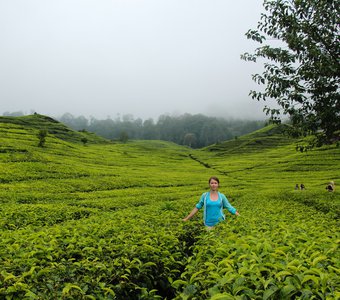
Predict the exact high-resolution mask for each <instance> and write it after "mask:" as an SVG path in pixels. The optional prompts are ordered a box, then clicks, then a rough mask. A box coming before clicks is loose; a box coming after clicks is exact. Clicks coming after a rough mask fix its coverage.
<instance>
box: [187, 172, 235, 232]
mask: <svg viewBox="0 0 340 300" xmlns="http://www.w3.org/2000/svg"><path fill="white" fill-rule="evenodd" d="M219 184H220V181H219V179H218V178H217V177H215V176H212V177H210V178H209V186H210V191H209V192H206V193H203V194H202V196H201V198H200V200H199V202H198V203H197V204H196V206H195V207H194V208H193V210H192V211H191V212H190V214H189V215H188V216H186V217H185V218H184V219H183V221H188V220H189V219H191V218H192V217H193V216H194V215H195V214H196V213H197V212H198V210H199V209H201V208H202V207H204V214H203V219H204V225H205V226H207V227H208V228H212V227H213V226H215V225H217V224H218V223H219V222H221V221H223V220H224V219H225V215H224V213H223V208H226V209H227V210H228V211H229V212H230V213H231V214H233V215H236V216H239V215H240V214H239V213H238V211H237V210H236V208H234V207H232V206H231V204H230V203H229V201H228V199H227V197H226V196H225V195H224V194H222V193H220V192H219V191H218V187H219Z"/></svg>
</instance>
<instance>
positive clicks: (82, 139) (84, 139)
mask: <svg viewBox="0 0 340 300" xmlns="http://www.w3.org/2000/svg"><path fill="white" fill-rule="evenodd" d="M81 142H82V143H83V145H84V146H85V145H86V144H87V142H88V139H87V138H86V137H82V138H81Z"/></svg>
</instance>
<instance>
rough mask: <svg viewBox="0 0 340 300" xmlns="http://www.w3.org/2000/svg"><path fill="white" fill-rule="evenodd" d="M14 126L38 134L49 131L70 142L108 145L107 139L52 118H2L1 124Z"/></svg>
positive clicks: (33, 116)
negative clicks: (84, 140) (41, 131)
mask: <svg viewBox="0 0 340 300" xmlns="http://www.w3.org/2000/svg"><path fill="white" fill-rule="evenodd" d="M1 123H3V124H14V125H17V126H16V127H15V128H16V129H25V130H28V129H30V130H32V132H35V133H36V134H37V133H38V131H39V130H47V131H48V134H50V135H53V136H55V137H57V138H59V139H62V140H64V141H68V142H74V143H82V139H84V138H86V140H87V142H88V143H108V142H109V141H108V140H107V139H104V138H102V137H99V136H97V135H95V134H93V133H90V132H86V131H81V132H79V131H74V130H72V129H70V128H69V127H67V126H65V125H64V124H62V123H60V122H58V121H56V120H54V119H53V118H51V117H48V116H44V115H39V114H34V115H29V116H22V117H4V116H0V124H1Z"/></svg>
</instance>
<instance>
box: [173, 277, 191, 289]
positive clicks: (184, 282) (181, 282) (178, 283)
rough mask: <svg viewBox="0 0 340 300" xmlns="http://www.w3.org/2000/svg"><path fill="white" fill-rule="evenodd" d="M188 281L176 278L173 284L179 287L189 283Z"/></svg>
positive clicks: (176, 287)
mask: <svg viewBox="0 0 340 300" xmlns="http://www.w3.org/2000/svg"><path fill="white" fill-rule="evenodd" d="M187 284H188V283H187V282H186V281H184V280H181V279H178V280H175V281H174V282H173V283H172V284H171V286H172V287H174V288H175V289H178V288H179V287H180V286H182V285H187Z"/></svg>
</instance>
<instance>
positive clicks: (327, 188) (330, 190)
mask: <svg viewBox="0 0 340 300" xmlns="http://www.w3.org/2000/svg"><path fill="white" fill-rule="evenodd" d="M326 190H327V191H328V192H334V190H335V184H334V181H331V182H330V183H328V184H327V186H326Z"/></svg>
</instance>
